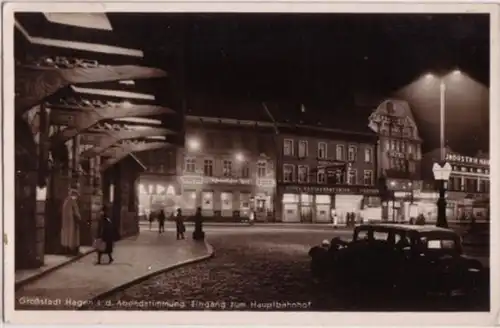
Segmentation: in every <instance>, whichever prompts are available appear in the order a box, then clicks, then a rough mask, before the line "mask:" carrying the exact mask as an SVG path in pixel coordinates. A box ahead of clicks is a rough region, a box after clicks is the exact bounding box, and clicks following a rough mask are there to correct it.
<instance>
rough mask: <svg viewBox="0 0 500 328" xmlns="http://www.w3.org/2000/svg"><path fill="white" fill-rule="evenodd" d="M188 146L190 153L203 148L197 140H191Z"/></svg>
mask: <svg viewBox="0 0 500 328" xmlns="http://www.w3.org/2000/svg"><path fill="white" fill-rule="evenodd" d="M187 146H188V149H189V150H190V151H198V150H200V148H201V143H200V140H199V139H197V138H189V139H188V141H187Z"/></svg>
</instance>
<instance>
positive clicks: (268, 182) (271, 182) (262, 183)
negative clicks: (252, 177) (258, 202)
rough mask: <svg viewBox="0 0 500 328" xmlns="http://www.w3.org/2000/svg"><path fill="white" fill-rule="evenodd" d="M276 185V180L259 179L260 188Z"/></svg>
mask: <svg viewBox="0 0 500 328" xmlns="http://www.w3.org/2000/svg"><path fill="white" fill-rule="evenodd" d="M275 185H276V181H274V179H262V178H259V179H257V186H259V187H274V186H275Z"/></svg>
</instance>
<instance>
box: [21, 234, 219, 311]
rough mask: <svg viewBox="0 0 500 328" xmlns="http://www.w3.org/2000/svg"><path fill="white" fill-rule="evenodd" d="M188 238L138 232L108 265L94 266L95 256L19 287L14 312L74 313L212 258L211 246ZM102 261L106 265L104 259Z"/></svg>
mask: <svg viewBox="0 0 500 328" xmlns="http://www.w3.org/2000/svg"><path fill="white" fill-rule="evenodd" d="M187 237H188V239H186V240H179V241H178V240H176V239H175V234H174V233H172V232H168V231H167V232H166V233H165V234H162V235H159V234H158V232H150V231H146V230H144V229H141V233H140V234H139V236H137V237H134V238H130V239H126V240H123V241H119V242H117V243H116V245H115V252H114V254H113V257H114V259H115V262H113V263H112V264H111V265H108V264H103V265H95V261H96V255H95V254H90V255H87V256H84V257H82V258H81V259H79V260H77V261H75V262H73V263H71V264H68V265H66V266H64V267H62V268H60V269H58V270H55V271H53V272H52V273H50V274H48V275H46V276H44V277H42V278H40V279H39V280H36V281H33V282H31V283H28V284H26V285H25V286H22V287H21V288H20V289H19V290H17V291H16V309H18V310H70V309H76V308H78V307H81V306H84V305H86V303H85V302H88V301H89V300H91V299H94V298H95V297H97V296H100V295H103V294H105V293H107V292H109V291H111V290H115V289H120V287H123V286H124V285H127V284H129V283H130V282H132V281H136V280H140V279H141V278H144V277H146V276H150V275H153V274H155V273H159V272H162V271H166V270H168V269H170V268H173V267H176V266H179V265H182V264H188V263H191V262H196V261H200V260H203V259H206V258H209V257H211V256H212V255H213V249H212V247H211V246H210V245H208V244H206V243H203V242H202V243H196V242H194V241H193V240H192V239H190V238H189V237H190V236H189V235H188V236H187ZM103 260H104V263H107V256H104V257H103Z"/></svg>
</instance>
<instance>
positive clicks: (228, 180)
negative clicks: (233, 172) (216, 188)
mask: <svg viewBox="0 0 500 328" xmlns="http://www.w3.org/2000/svg"><path fill="white" fill-rule="evenodd" d="M206 180H207V183H215V184H244V185H249V184H251V181H250V179H240V178H216V177H207V178H206Z"/></svg>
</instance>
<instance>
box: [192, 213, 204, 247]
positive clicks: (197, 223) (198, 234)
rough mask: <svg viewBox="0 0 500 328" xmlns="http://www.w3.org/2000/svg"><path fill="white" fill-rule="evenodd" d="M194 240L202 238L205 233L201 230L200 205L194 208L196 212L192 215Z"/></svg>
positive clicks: (201, 216)
mask: <svg viewBox="0 0 500 328" xmlns="http://www.w3.org/2000/svg"><path fill="white" fill-rule="evenodd" d="M193 239H194V240H204V239H205V233H204V232H203V215H202V214H201V207H198V208H197V209H196V214H195V216H194V231H193Z"/></svg>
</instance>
